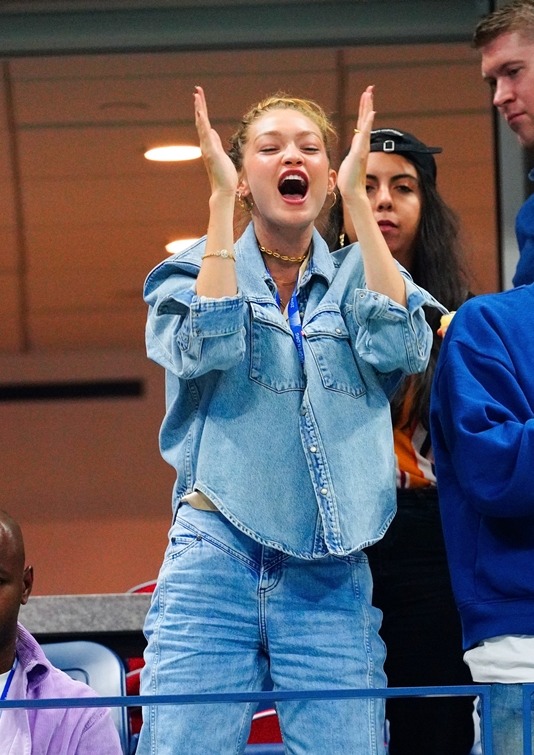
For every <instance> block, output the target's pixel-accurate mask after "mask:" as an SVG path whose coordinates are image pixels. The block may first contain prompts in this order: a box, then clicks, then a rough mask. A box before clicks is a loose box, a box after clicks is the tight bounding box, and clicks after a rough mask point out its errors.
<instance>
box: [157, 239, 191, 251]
mask: <svg viewBox="0 0 534 755" xmlns="http://www.w3.org/2000/svg"><path fill="white" fill-rule="evenodd" d="M195 241H198V238H194V239H176V240H175V241H171V242H170V243H168V244H165V249H166V250H167V251H168V252H169V254H178V252H182V251H183V250H184V249H187V247H188V246H191V245H192V244H194V243H195Z"/></svg>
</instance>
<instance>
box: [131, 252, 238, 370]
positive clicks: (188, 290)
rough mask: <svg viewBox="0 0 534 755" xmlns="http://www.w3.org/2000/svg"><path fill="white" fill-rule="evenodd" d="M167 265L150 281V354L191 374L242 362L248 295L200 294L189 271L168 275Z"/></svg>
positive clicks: (147, 295) (169, 366)
mask: <svg viewBox="0 0 534 755" xmlns="http://www.w3.org/2000/svg"><path fill="white" fill-rule="evenodd" d="M164 266H165V263H164V264H163V265H160V267H159V268H156V271H157V272H156V273H155V274H153V275H151V276H149V277H148V278H147V281H146V283H145V301H146V302H147V304H148V305H149V310H148V318H147V324H146V347H147V354H148V356H149V357H150V359H153V360H154V361H155V362H157V363H158V364H160V365H162V366H163V367H165V368H166V369H168V370H170V371H171V372H172V373H174V374H175V375H176V376H177V377H180V378H184V379H186V380H187V379H192V378H196V377H198V376H199V375H204V374H206V373H207V372H211V371H212V370H228V369H230V368H231V367H233V366H234V365H236V364H238V363H239V362H240V361H241V360H242V359H243V356H244V354H245V328H244V312H245V309H244V300H243V296H242V295H241V294H240V293H238V294H237V295H236V296H227V297H223V298H221V299H211V298H208V297H205V296H197V295H196V293H195V290H194V280H192V279H191V277H190V276H189V275H180V274H179V273H172V272H171V274H170V275H169V276H168V277H165V276H164V275H163V269H162V268H164Z"/></svg>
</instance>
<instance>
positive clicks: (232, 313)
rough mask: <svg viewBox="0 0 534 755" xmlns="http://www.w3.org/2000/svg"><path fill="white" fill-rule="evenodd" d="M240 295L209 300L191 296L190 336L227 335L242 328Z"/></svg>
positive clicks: (241, 297)
mask: <svg viewBox="0 0 534 755" xmlns="http://www.w3.org/2000/svg"><path fill="white" fill-rule="evenodd" d="M243 303H244V299H243V296H242V294H240V293H238V294H237V295H236V296H223V297H222V298H220V299H211V298H208V297H207V296H197V295H196V294H194V295H193V297H192V299H191V304H190V314H191V335H192V336H195V337H200V338H209V337H213V336H221V335H228V334H231V333H237V332H239V331H240V330H241V329H242V327H243Z"/></svg>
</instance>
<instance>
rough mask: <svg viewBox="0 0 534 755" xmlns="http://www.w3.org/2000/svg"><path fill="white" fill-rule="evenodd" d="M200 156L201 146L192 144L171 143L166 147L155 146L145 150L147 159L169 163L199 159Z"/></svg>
mask: <svg viewBox="0 0 534 755" xmlns="http://www.w3.org/2000/svg"><path fill="white" fill-rule="evenodd" d="M200 156H201V152H200V147H195V146H193V145H192V144H169V145H167V146H165V147H154V148H152V149H149V150H147V151H146V152H145V157H146V159H147V160H155V161H157V162H169V163H170V162H180V161H182V160H197V159H198V158H199V157H200Z"/></svg>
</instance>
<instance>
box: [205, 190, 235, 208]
mask: <svg viewBox="0 0 534 755" xmlns="http://www.w3.org/2000/svg"><path fill="white" fill-rule="evenodd" d="M225 203H227V204H228V205H229V206H230V207H233V206H234V204H235V191H223V190H222V189H217V190H216V191H214V192H212V194H211V196H210V200H209V205H210V208H211V207H212V206H219V205H220V204H225Z"/></svg>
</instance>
